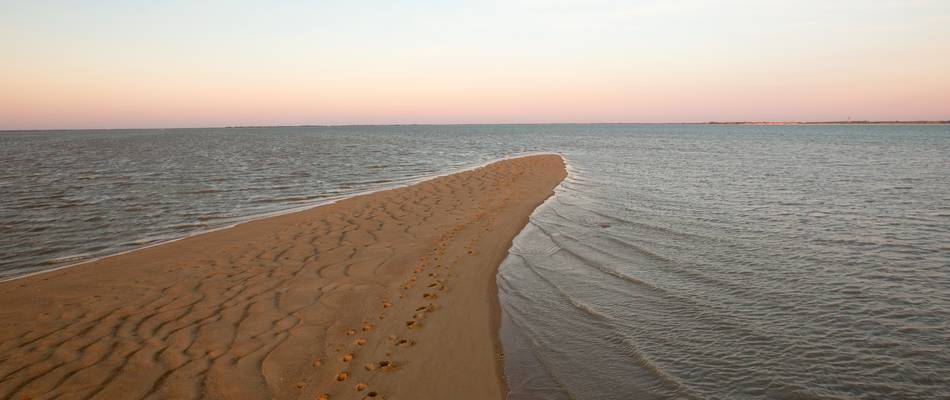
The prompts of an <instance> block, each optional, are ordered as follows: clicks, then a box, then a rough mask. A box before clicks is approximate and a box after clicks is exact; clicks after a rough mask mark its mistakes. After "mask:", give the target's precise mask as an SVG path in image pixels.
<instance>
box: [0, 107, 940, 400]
mask: <svg viewBox="0 0 950 400" xmlns="http://www.w3.org/2000/svg"><path fill="white" fill-rule="evenodd" d="M527 151H554V152H558V153H561V154H563V155H564V156H565V158H566V159H567V160H568V162H569V164H570V172H571V174H570V176H569V178H568V179H567V180H566V181H565V182H564V183H563V184H562V185H561V186H560V187H559V188H558V191H557V194H556V196H555V197H552V198H551V199H550V200H549V201H548V202H547V203H546V204H545V205H544V206H542V207H541V208H539V209H538V210H537V211H536V213H535V214H534V215H533V216H532V220H531V224H530V225H529V226H528V227H527V228H526V229H525V230H524V231H523V232H522V233H521V235H519V237H518V238H517V239H516V241H515V244H514V246H513V248H512V251H511V255H510V256H509V257H508V258H507V259H506V261H505V263H504V264H503V265H502V267H501V268H500V270H499V274H498V283H499V296H500V299H501V302H502V310H503V315H502V340H503V345H504V347H505V349H504V350H505V363H506V376H507V377H508V381H509V382H508V385H509V389H510V390H511V394H510V396H509V397H510V398H512V399H536V398H537V399H541V398H545V399H548V398H551V399H556V398H565V399H570V398H573V399H613V398H616V399H627V398H631V397H637V398H730V399H732V398H941V397H944V398H947V397H950V389H948V388H950V378H948V377H950V350H948V346H947V343H950V179H948V178H950V127H948V126H706V125H554V126H543V125H533V126H517V125H515V126H503V125H498V126H391V127H340V128H261V129H253V128H248V129H201V130H168V131H162V130H142V131H84V132H27V133H0V193H2V200H0V276H14V275H19V274H24V273H28V272H31V271H37V270H42V269H48V268H53V267H56V266H60V265H64V264H66V263H69V262H74V261H76V260H81V259H84V258H89V257H94V256H97V255H103V254H109V253H114V252H117V251H122V250H127V249H131V248H135V247H138V246H141V245H143V244H148V243H154V242H157V241H161V240H167V239H168V238H172V237H179V236H182V235H184V234H188V233H193V232H198V231H201V230H205V229H208V228H213V227H217V226H224V225H227V224H231V223H234V222H235V221H240V220H243V219H246V218H248V217H249V216H252V215H257V214H260V213H265V212H273V211H278V210H285V209H290V208H294V207H300V206H305V205H310V204H318V203H319V202H321V201H326V200H327V199H328V198H332V197H334V196H339V195H345V194H348V193H353V192H357V191H361V190H367V189H373V188H378V187H386V186H388V185H396V184H400V183H405V182H410V181H411V180H412V179H415V178H419V177H423V176H429V175H432V174H436V173H444V172H449V171H451V170H454V169H458V168H462V167H466V166H470V165H475V164H478V163H481V162H484V161H487V160H491V159H495V158H499V157H503V156H506V155H511V154H516V153H521V152H527Z"/></svg>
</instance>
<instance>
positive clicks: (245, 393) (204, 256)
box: [0, 155, 566, 400]
mask: <svg viewBox="0 0 950 400" xmlns="http://www.w3.org/2000/svg"><path fill="white" fill-rule="evenodd" d="M565 174H566V173H565V169H564V164H563V162H562V160H561V158H560V157H558V156H556V155H537V156H528V157H522V158H516V159H511V160H504V161H499V162H495V163H493V164H489V165H487V166H485V167H482V168H478V169H475V170H471V171H466V172H461V173H457V174H453V175H448V176H444V177H439V178H436V179H433V180H429V181H426V182H423V183H419V184H416V185H412V186H409V187H405V188H399V189H393V190H387V191H382V192H377V193H372V194H368V195H362V196H357V197H353V198H349V199H346V200H342V201H340V202H338V203H335V204H331V205H327V206H323V207H318V208H314V209H310V210H306V211H301V212H297V213H292V214H286V215H281V216H277V217H272V218H267V219H262V220H257V221H252V222H248V223H245V224H241V225H238V226H236V227H233V228H230V229H224V230H220V231H215V232H210V233H207V234H204V235H200V236H196V237H191V238H187V239H184V240H180V241H176V242H172V243H168V244H165V245H162V246H157V247H152V248H147V249H143V250H140V251H136V252H132V253H127V254H122V255H118V256H114V257H110V258H106V259H103V260H100V261H96V262H92V263H87V264H83V265H79V266H76V267H73V268H68V269H62V270H58V271H53V272H49V273H45V274H40V275H36V276H31V277H27V278H23V279H18V280H14V281H9V282H5V283H0V398H13V399H20V398H63V399H72V398H77V399H78V398H101V399H138V398H174V399H189V398H227V399H270V398H278V399H291V398H293V399H319V398H327V399H333V400H335V399H364V398H365V399H383V398H387V399H491V398H495V399H501V398H504V382H503V379H502V366H501V364H500V357H499V356H500V349H499V346H498V337H497V328H498V326H497V324H498V304H497V296H496V292H495V271H496V268H497V267H498V264H499V263H500V262H501V261H502V259H504V257H505V256H506V254H507V250H508V248H509V247H510V245H511V240H512V239H513V238H514V236H515V235H516V234H517V233H518V232H519V231H520V230H521V229H522V228H523V227H524V225H525V223H526V222H527V218H528V215H529V214H530V213H531V211H532V210H533V209H534V208H535V207H537V206H538V205H539V204H540V203H541V202H542V201H544V199H546V198H547V197H548V196H550V194H551V193H552V190H553V188H554V187H555V186H556V185H557V184H558V183H559V182H560V181H561V180H562V179H563V178H564V176H565ZM320 396H325V397H320Z"/></svg>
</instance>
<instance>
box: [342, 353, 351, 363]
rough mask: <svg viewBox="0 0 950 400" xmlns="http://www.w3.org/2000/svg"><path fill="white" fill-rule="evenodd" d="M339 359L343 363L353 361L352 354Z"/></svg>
mask: <svg viewBox="0 0 950 400" xmlns="http://www.w3.org/2000/svg"><path fill="white" fill-rule="evenodd" d="M340 359H341V360H343V362H350V361H353V353H350V354H347V355H345V356H343V357H341V358H340Z"/></svg>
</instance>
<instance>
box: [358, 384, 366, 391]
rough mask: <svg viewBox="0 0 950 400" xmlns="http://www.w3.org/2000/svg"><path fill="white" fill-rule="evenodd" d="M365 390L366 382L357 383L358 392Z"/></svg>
mask: <svg viewBox="0 0 950 400" xmlns="http://www.w3.org/2000/svg"><path fill="white" fill-rule="evenodd" d="M363 390H366V384H365V383H357V384H356V391H357V392H362V391H363Z"/></svg>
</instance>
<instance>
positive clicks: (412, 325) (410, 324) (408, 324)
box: [406, 321, 419, 329]
mask: <svg viewBox="0 0 950 400" xmlns="http://www.w3.org/2000/svg"><path fill="white" fill-rule="evenodd" d="M418 327H419V324H418V323H417V322H416V321H406V328H409V329H416V328H418Z"/></svg>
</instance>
